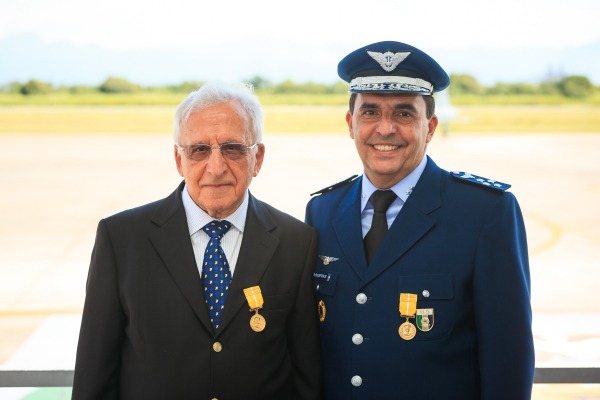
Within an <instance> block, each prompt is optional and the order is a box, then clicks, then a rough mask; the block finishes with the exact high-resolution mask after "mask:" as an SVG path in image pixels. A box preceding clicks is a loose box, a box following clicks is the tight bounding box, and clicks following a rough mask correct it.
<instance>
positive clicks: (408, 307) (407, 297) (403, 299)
mask: <svg viewBox="0 0 600 400" xmlns="http://www.w3.org/2000/svg"><path fill="white" fill-rule="evenodd" d="M399 311H400V316H402V317H406V318H409V317H414V316H415V313H416V312H417V295H416V294H413V293H400V306H399Z"/></svg>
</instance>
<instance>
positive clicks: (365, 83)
mask: <svg viewBox="0 0 600 400" xmlns="http://www.w3.org/2000/svg"><path fill="white" fill-rule="evenodd" d="M350 91H351V92H364V91H373V92H376V91H397V92H409V93H422V94H431V93H433V85H432V84H431V83H430V82H427V81H426V80H423V79H419V78H408V77H405V76H393V75H388V76H362V77H358V78H354V79H352V81H350Z"/></svg>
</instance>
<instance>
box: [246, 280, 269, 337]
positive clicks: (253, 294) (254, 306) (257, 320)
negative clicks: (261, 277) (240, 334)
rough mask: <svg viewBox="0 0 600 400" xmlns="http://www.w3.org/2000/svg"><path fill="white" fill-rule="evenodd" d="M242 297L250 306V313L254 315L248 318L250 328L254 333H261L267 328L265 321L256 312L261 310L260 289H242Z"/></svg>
mask: <svg viewBox="0 0 600 400" xmlns="http://www.w3.org/2000/svg"><path fill="white" fill-rule="evenodd" d="M244 295H245V296H246V301H247V302H248V305H249V306H250V311H254V315H253V316H252V317H250V328H252V330H253V331H254V332H262V331H263V330H264V329H265V327H266V326H267V320H266V319H265V317H263V316H262V315H260V314H259V313H258V310H259V309H261V308H262V306H263V303H264V300H263V297H262V293H261V291H260V287H259V286H252V287H249V288H246V289H244Z"/></svg>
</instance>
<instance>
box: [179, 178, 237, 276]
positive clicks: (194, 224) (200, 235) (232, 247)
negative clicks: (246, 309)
mask: <svg viewBox="0 0 600 400" xmlns="http://www.w3.org/2000/svg"><path fill="white" fill-rule="evenodd" d="M181 199H182V200H183V207H184V208H185V215H186V218H187V223H188V228H189V232H190V239H191V241H192V247H193V248H194V256H195V258H196V266H197V268H198V272H199V273H200V275H202V264H203V261H204V251H205V250H206V246H208V241H209V240H210V237H209V236H208V234H207V233H206V232H204V231H203V230H202V227H204V225H206V224H208V223H209V222H212V221H214V220H215V219H216V218H213V217H211V216H210V215H208V213H206V211H204V210H203V209H201V208H200V207H198V205H197V204H196V203H195V202H194V200H192V198H191V197H190V194H189V193H188V191H187V185H186V186H184V188H183V191H182V192H181ZM248 201H249V195H248V191H247V190H246V194H245V195H244V201H243V202H242V204H241V205H240V206H239V207H238V209H237V210H235V211H234V212H233V214H231V215H229V216H227V217H226V218H223V219H224V220H227V221H228V222H230V223H231V225H232V226H231V229H229V231H227V233H225V235H223V237H222V238H221V248H222V249H223V252H224V253H225V257H227V262H228V263H229V269H230V270H231V276H232V277H233V272H234V270H235V265H236V263H237V259H238V256H239V254H240V247H241V245H242V237H243V236H244V227H245V225H246V214H247V213H248ZM219 221H221V220H219Z"/></svg>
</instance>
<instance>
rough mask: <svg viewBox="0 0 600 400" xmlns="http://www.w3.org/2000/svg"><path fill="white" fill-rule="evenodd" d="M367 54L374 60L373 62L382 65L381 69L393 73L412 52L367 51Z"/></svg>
mask: <svg viewBox="0 0 600 400" xmlns="http://www.w3.org/2000/svg"><path fill="white" fill-rule="evenodd" d="M367 53H368V54H369V55H370V56H371V57H372V58H373V60H375V61H377V63H378V64H379V65H381V68H383V69H384V70H385V71H386V72H392V71H393V70H395V69H396V67H397V66H398V64H400V63H401V62H402V61H404V59H405V58H406V57H408V56H409V55H410V51H401V52H398V53H392V52H391V51H389V50H388V51H386V52H385V53H378V52H376V51H368V50H367Z"/></svg>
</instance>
